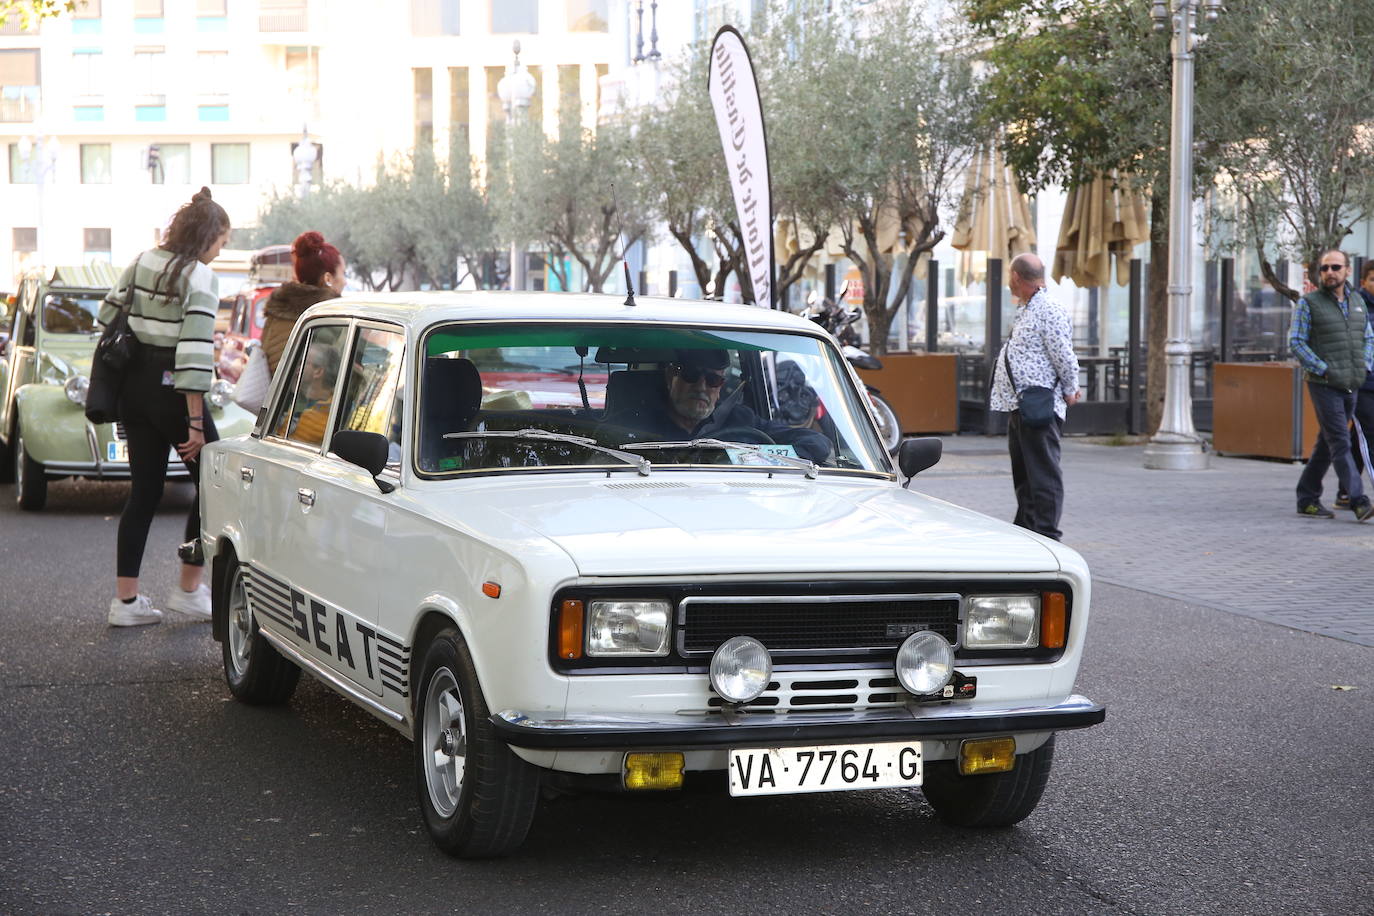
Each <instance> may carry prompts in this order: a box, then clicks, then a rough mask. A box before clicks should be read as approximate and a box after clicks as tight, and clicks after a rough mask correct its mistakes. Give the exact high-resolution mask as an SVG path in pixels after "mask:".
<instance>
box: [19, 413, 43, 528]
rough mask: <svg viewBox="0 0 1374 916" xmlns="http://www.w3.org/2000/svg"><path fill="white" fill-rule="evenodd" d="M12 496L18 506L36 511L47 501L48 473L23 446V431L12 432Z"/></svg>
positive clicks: (29, 510)
mask: <svg viewBox="0 0 1374 916" xmlns="http://www.w3.org/2000/svg"><path fill="white" fill-rule="evenodd" d="M14 496H15V499H16V500H18V501H19V508H21V509H23V510H25V511H27V512H38V511H41V510H42V508H43V507H44V506H45V505H47V503H48V475H47V474H46V473H45V472H44V471H43V465H41V464H39V463H38V462H37V461H34V460H33V459H32V458H30V457H29V453H28V451H27V450H26V449H25V448H24V433H23V432H22V431H21V430H19V429H18V428H17V427H16V429H15V433H14Z"/></svg>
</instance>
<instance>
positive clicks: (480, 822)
mask: <svg viewBox="0 0 1374 916" xmlns="http://www.w3.org/2000/svg"><path fill="white" fill-rule="evenodd" d="M421 670H422V672H423V673H422V674H421V676H420V683H419V692H418V694H417V695H416V706H415V781H416V788H417V791H418V793H419V798H420V811H421V813H422V814H423V816H424V821H425V827H426V828H427V829H428V830H429V835H430V837H432V838H433V840H434V843H435V845H437V846H438V847H439V848H440V849H442V850H443V851H444V852H446V853H448V854H449V855H451V856H457V857H460V858H488V857H492V856H501V855H505V854H507V853H509V852H511V851H513V850H514V849H515V848H516V847H518V846H519V845H520V844H521V843H523V842H524V840H525V835H526V834H527V833H529V829H530V824H531V823H532V822H533V820H534V811H535V807H536V805H537V804H538V801H539V782H540V780H539V771H538V769H536V768H535V767H533V766H531V765H530V764H529V763H526V762H525V761H524V760H521V759H520V758H519V757H517V756H516V755H515V754H514V753H513V752H512V751H511V749H510V748H509V747H507V746H506V744H505V743H504V742H503V741H501V740H500V739H499V738H497V737H496V733H495V730H494V729H493V728H492V725H491V722H490V721H489V716H490V715H491V713H490V711H489V710H488V709H487V703H486V699H485V698H484V697H483V696H482V688H481V686H480V685H479V684H478V683H477V670H476V668H475V666H474V665H473V663H472V655H471V654H470V653H469V652H468V648H467V644H466V643H465V642H464V641H463V637H462V636H461V635H459V633H458V631H457V630H453V629H448V630H444V631H443V632H441V633H439V634H438V635H437V636H436V637H435V638H434V641H433V642H431V643H430V645H429V648H428V649H427V650H426V651H425V656H424V665H423V668H422V669H421Z"/></svg>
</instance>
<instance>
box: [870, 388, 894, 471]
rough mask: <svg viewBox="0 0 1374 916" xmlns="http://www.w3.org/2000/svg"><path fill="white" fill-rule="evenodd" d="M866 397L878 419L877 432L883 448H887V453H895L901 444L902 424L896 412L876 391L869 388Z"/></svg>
mask: <svg viewBox="0 0 1374 916" xmlns="http://www.w3.org/2000/svg"><path fill="white" fill-rule="evenodd" d="M868 398H869V400H870V401H872V402H873V415H874V416H875V417H876V418H877V420H878V434H879V435H880V436H882V439H883V448H885V449H887V453H888V454H889V455H895V454H897V447H898V446H900V445H901V444H902V426H901V424H900V423H898V422H897V412H896V411H894V410H893V409H892V405H891V404H889V403H888V402H887V399H886V398H884V397H883V396H882V395H881V394H879V393H878V392H876V391H873V390H870V391H869V392H868Z"/></svg>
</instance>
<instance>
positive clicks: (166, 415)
mask: <svg viewBox="0 0 1374 916" xmlns="http://www.w3.org/2000/svg"><path fill="white" fill-rule="evenodd" d="M174 360H175V351H173V350H171V349H166V348H162V347H149V346H146V345H145V346H143V347H141V348H140V349H139V353H138V356H136V357H135V358H134V361H133V363H132V364H131V365H130V366H129V369H128V371H127V372H126V373H125V375H124V383H123V386H122V388H121V389H120V392H119V416H120V419H121V421H122V422H123V424H124V438H125V441H126V442H128V444H129V477H130V480H131V482H132V484H133V486H132V487H131V488H130V489H129V501H128V502H127V503H125V504H124V512H123V514H121V515H120V516H119V537H118V541H117V547H116V559H115V569H116V575H119V576H125V577H129V578H137V577H138V571H139V568H140V567H141V566H142V565H143V549H144V547H145V546H146V545H147V543H148V529H149V528H151V527H152V524H153V516H154V515H155V514H156V513H157V507H158V504H159V503H161V502H162V489H163V485H164V484H165V483H166V482H167V460H168V453H169V452H170V450H171V449H172V447H173V446H175V445H177V444H178V443H181V442H185V441H186V439H187V437H188V436H189V435H190V430H189V429H188V428H187V425H186V396H185V395H184V394H182V393H181V392H179V391H177V390H176V389H175V388H173V387H172V386H171V384H170V379H171V372H172V366H173V362H174ZM164 379H165V380H168V381H167V384H164ZM200 414H201V417H202V426H203V428H204V429H205V441H206V442H214V441H215V440H216V439H218V438H219V434H218V433H217V432H216V430H215V423H214V420H212V419H211V418H210V411H209V410H208V409H206V407H205V406H204V405H203V404H202V409H201V412H200ZM185 464H186V470H188V471H189V472H190V473H191V482H192V483H194V484H196V499H195V501H194V502H192V503H191V511H190V512H189V513H188V514H187V517H186V540H188V541H189V540H192V539H194V538H197V537H199V536H200V489H199V487H200V462H199V461H198V460H195V459H192V460H190V461H187V462H185Z"/></svg>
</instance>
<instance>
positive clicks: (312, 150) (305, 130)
mask: <svg viewBox="0 0 1374 916" xmlns="http://www.w3.org/2000/svg"><path fill="white" fill-rule="evenodd" d="M318 152H319V147H317V146H316V145H315V144H313V143H311V142H310V128H309V126H306V127H302V128H301V142H300V143H297V144H296V148H295V149H294V150H292V151H291V161H292V162H294V163H295V165H296V194H297V195H299V196H300V197H307V196H309V194H310V180H311V177H312V176H313V174H314V172H315V156H316V155H317V154H318Z"/></svg>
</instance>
